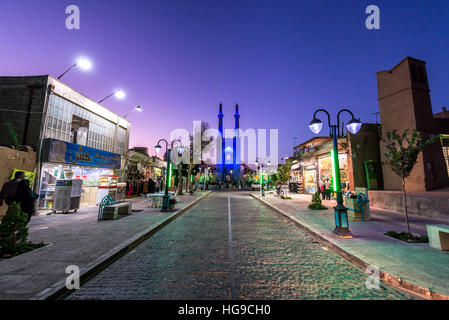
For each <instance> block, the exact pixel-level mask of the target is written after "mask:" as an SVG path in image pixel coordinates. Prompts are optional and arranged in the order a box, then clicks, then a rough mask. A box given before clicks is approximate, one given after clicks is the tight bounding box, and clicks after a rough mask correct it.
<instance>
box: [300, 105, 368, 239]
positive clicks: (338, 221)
mask: <svg viewBox="0 0 449 320" xmlns="http://www.w3.org/2000/svg"><path fill="white" fill-rule="evenodd" d="M320 111H321V112H324V113H326V114H327V120H328V124H329V127H330V129H331V136H332V140H333V148H332V151H331V158H332V172H333V180H334V181H333V185H334V191H335V192H336V193H337V205H336V206H335V207H334V212H335V214H334V215H335V230H334V233H335V234H337V235H339V236H341V237H345V238H349V237H350V238H352V234H351V231H349V223H348V208H346V207H345V206H344V205H343V194H342V192H341V178H340V170H339V168H340V164H339V161H338V141H337V139H338V133H339V132H340V114H341V113H342V112H347V113H349V114H350V115H351V117H352V118H351V120H350V121H349V122H348V124H347V125H346V129H348V131H349V132H351V133H352V134H356V133H357V132H359V130H360V128H361V126H362V123H361V122H360V121H359V120H357V119H355V118H354V114H353V113H352V112H351V111H350V110H348V109H342V110H340V111H339V112H338V114H337V124H336V125H332V124H331V116H330V114H329V112H327V110H325V109H319V110H317V111H315V113H314V114H313V119H312V121H310V124H309V128H310V130H311V131H312V132H313V133H315V134H319V133H320V131H321V129H322V128H323V122H322V121H321V120H320V119H318V118H317V117H316V114H317V113H318V112H320Z"/></svg>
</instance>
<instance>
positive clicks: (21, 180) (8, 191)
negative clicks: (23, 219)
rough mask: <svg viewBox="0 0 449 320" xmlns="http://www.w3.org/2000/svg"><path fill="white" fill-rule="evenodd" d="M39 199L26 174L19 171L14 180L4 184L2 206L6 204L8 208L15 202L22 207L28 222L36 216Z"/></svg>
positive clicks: (1, 198)
mask: <svg viewBox="0 0 449 320" xmlns="http://www.w3.org/2000/svg"><path fill="white" fill-rule="evenodd" d="M37 198H38V195H37V194H35V193H34V192H33V191H32V190H31V188H30V181H29V180H27V179H25V172H23V171H18V172H16V173H15V175H14V179H13V180H11V181H7V182H5V183H4V184H3V187H2V190H1V191H0V206H1V205H3V202H5V203H6V204H7V205H8V206H10V205H11V203H13V202H17V203H18V204H19V205H20V208H21V210H22V212H24V213H26V214H27V216H28V221H27V224H28V222H30V220H31V216H33V215H34V213H35V209H34V201H35V200H36V199H37Z"/></svg>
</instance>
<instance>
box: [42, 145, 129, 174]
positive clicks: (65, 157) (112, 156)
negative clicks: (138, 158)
mask: <svg viewBox="0 0 449 320" xmlns="http://www.w3.org/2000/svg"><path fill="white" fill-rule="evenodd" d="M49 143H50V145H49V151H48V161H50V162H59V163H67V164H70V165H82V166H92V167H104V168H112V169H120V166H121V156H120V155H119V154H116V153H112V152H107V151H102V150H98V149H94V148H90V147H86V146H82V145H79V144H74V143H70V142H66V141H60V140H56V139H49Z"/></svg>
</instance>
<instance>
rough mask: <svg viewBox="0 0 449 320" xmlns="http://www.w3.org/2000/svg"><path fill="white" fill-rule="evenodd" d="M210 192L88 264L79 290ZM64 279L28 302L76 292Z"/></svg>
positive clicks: (62, 296) (81, 275) (65, 295)
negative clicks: (68, 287)
mask: <svg viewBox="0 0 449 320" xmlns="http://www.w3.org/2000/svg"><path fill="white" fill-rule="evenodd" d="M211 193H212V191H209V192H207V193H206V194H204V195H202V196H201V197H199V198H198V199H196V200H194V201H192V202H191V203H189V204H188V205H187V206H185V207H184V208H182V209H181V210H179V211H178V212H176V213H175V214H174V215H172V216H171V217H170V218H168V219H166V220H164V221H162V222H161V223H159V224H158V225H156V226H154V227H149V228H148V229H146V230H144V231H143V232H141V233H139V234H137V235H136V236H135V237H133V238H131V239H129V240H127V241H126V242H125V244H124V245H123V244H122V245H119V246H117V247H116V248H114V249H112V250H110V251H109V252H107V253H105V254H103V255H102V256H101V257H100V258H98V259H97V260H96V261H94V262H92V263H90V264H88V265H87V266H86V267H85V271H83V272H81V273H80V288H81V287H82V286H83V285H84V284H85V283H86V282H88V281H89V280H90V279H92V278H93V277H95V276H96V275H97V274H99V273H100V272H101V271H103V270H104V269H106V268H107V267H108V266H110V265H111V264H112V263H114V262H115V261H117V260H118V259H120V258H121V257H122V256H124V255H125V254H126V253H128V252H130V251H132V250H133V249H134V248H135V247H137V246H138V245H139V244H141V243H142V242H144V241H145V240H147V239H148V238H149V237H151V236H152V235H153V234H155V233H156V232H158V231H159V230H161V229H162V228H163V227H165V226H166V225H168V224H169V223H170V222H172V221H173V220H175V219H176V218H178V217H180V216H181V215H182V214H184V213H185V212H187V211H188V210H189V209H191V208H192V207H193V206H195V205H196V204H197V203H198V202H200V201H201V200H203V199H205V198H207V197H208V196H209V195H210V194H211ZM65 281H66V279H64V280H61V281H58V282H57V283H55V284H54V285H52V286H50V287H48V288H46V289H44V290H42V291H41V292H40V293H38V294H37V295H35V296H34V297H31V298H30V299H29V300H62V299H64V298H66V297H68V296H69V295H70V294H72V293H74V292H75V291H76V290H73V289H72V290H69V289H67V288H66V284H65Z"/></svg>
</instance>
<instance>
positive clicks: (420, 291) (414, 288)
mask: <svg viewBox="0 0 449 320" xmlns="http://www.w3.org/2000/svg"><path fill="white" fill-rule="evenodd" d="M250 195H251V197H253V198H254V199H256V200H259V201H260V202H262V203H263V204H265V205H266V206H268V207H269V208H270V209H272V210H273V211H274V212H276V213H278V214H281V215H282V216H284V217H286V218H288V219H290V220H291V221H293V222H294V223H295V225H296V226H297V227H299V229H301V230H302V231H303V232H305V233H306V234H308V235H309V236H311V237H312V238H314V239H315V240H317V241H319V242H321V243H322V244H324V245H326V246H327V247H328V248H330V249H332V250H333V251H334V252H336V253H337V254H338V255H340V256H342V257H343V258H345V259H346V260H348V261H349V262H351V263H352V264H354V265H355V266H356V267H358V268H359V269H360V270H362V271H363V272H365V270H366V268H367V267H368V266H369V265H370V264H369V263H367V262H365V261H363V260H362V259H360V258H358V257H356V256H354V255H353V254H351V253H349V252H347V251H346V250H344V249H343V248H341V247H340V246H338V245H337V244H335V243H334V242H332V241H330V240H329V239H327V238H325V237H324V236H322V235H320V234H319V233H317V232H315V231H313V230H311V229H310V228H308V227H307V226H305V225H304V224H303V223H301V222H299V221H298V220H297V219H296V218H295V217H292V216H291V215H289V214H287V213H286V212H284V211H282V210H281V209H279V208H276V207H275V206H274V205H272V204H271V203H269V202H268V201H266V200H263V199H260V198H258V197H257V196H255V195H254V194H252V193H250ZM379 277H380V280H381V281H383V282H385V283H388V284H390V285H391V286H393V287H396V288H398V289H401V290H403V291H406V292H409V293H411V294H413V295H416V296H419V297H421V298H424V299H428V300H449V295H445V294H442V293H439V292H436V291H433V290H430V289H429V288H425V287H421V286H418V285H416V284H414V283H412V282H409V281H406V280H403V279H401V278H399V277H397V276H394V275H392V274H391V273H388V272H386V271H383V270H379Z"/></svg>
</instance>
